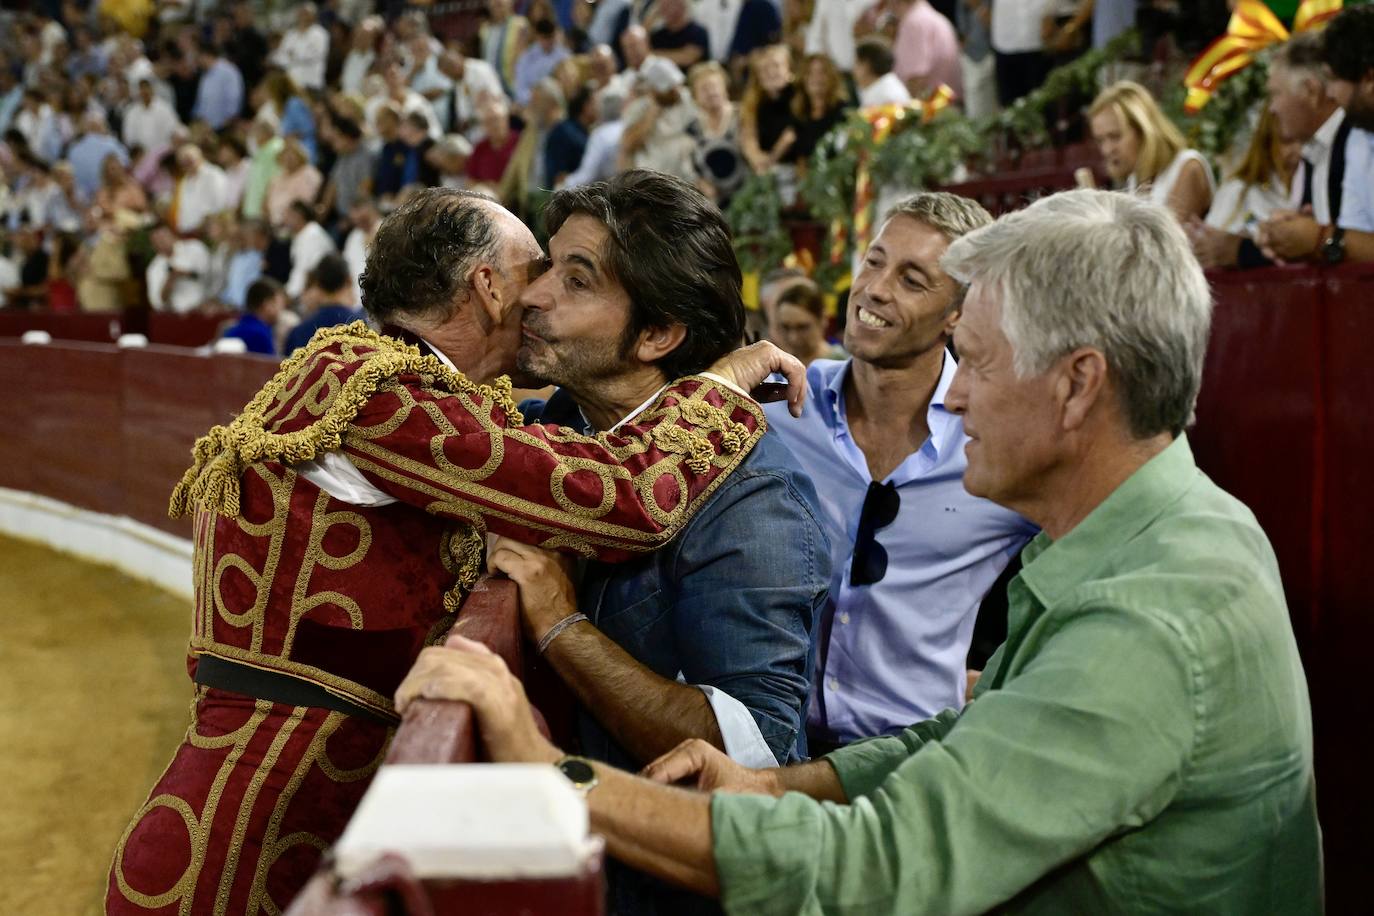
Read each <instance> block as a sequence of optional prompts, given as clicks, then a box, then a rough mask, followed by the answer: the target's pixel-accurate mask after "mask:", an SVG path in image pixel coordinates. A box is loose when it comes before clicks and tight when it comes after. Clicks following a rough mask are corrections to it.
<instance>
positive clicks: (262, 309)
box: [220, 277, 286, 356]
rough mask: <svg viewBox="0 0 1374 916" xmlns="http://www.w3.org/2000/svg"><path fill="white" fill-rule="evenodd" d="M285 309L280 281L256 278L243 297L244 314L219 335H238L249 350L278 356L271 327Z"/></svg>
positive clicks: (284, 299)
mask: <svg viewBox="0 0 1374 916" xmlns="http://www.w3.org/2000/svg"><path fill="white" fill-rule="evenodd" d="M284 311H286V292H285V291H284V290H283V289H282V288H281V284H280V283H278V282H277V281H276V280H273V279H271V278H270V277H263V278H261V279H259V280H254V281H253V283H252V284H251V285H250V286H249V287H248V290H247V293H246V295H245V296H244V302H243V315H241V316H240V317H239V319H238V321H235V322H234V323H233V324H232V325H230V326H229V327H228V328H227V329H225V331H224V333H223V334H222V335H220V336H222V337H236V338H238V339H239V340H241V341H243V344H244V346H245V347H247V348H248V352H249V353H262V354H265V355H267V356H275V355H276V354H277V343H276V339H275V337H274V336H273V331H272V329H273V328H275V327H276V324H277V319H278V318H280V317H281V314H282V312H284Z"/></svg>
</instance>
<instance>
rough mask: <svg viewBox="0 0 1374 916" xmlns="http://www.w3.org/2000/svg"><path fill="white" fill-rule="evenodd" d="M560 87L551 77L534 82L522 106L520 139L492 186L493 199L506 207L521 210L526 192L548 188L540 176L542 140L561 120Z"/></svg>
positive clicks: (561, 95) (543, 140) (544, 178)
mask: <svg viewBox="0 0 1374 916" xmlns="http://www.w3.org/2000/svg"><path fill="white" fill-rule="evenodd" d="M563 108H564V105H563V90H562V89H560V88H559V87H558V81H557V80H555V79H554V78H553V77H551V76H547V77H545V78H544V79H542V80H540V81H539V82H537V83H535V84H534V89H533V90H532V91H531V92H530V103H529V104H528V105H527V106H525V113H524V114H525V126H524V128H523V129H522V130H521V131H520V142H519V143H517V144H516V146H515V152H514V153H512V154H511V157H510V164H509V165H507V166H506V173H505V174H504V175H502V176H501V183H500V184H499V185H498V186H497V188H496V196H497V198H498V199H499V200H500V201H501V202H502V203H503V204H505V205H506V206H507V207H509V208H511V209H513V210H516V211H518V212H522V213H523V212H524V210H525V206H526V204H527V203H528V201H529V195H530V194H531V193H532V192H533V191H535V190H537V189H539V188H546V187H548V182H547V180H546V177H545V175H544V155H543V151H544V143H545V141H546V140H547V139H548V136H549V132H550V131H552V130H553V128H554V125H555V124H557V123H558V122H559V121H561V120H563Z"/></svg>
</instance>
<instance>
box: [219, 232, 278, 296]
mask: <svg viewBox="0 0 1374 916" xmlns="http://www.w3.org/2000/svg"><path fill="white" fill-rule="evenodd" d="M271 241H272V232H271V230H270V229H269V228H268V227H267V224H266V223H264V222H263V221H262V220H257V219H245V220H241V221H240V222H239V224H238V231H237V232H236V233H235V237H234V239H233V240H232V244H233V251H232V253H231V254H230V255H229V264H228V266H227V267H226V269H225V275H224V288H223V289H222V290H221V292H220V297H219V298H220V301H221V302H223V303H224V304H225V305H227V306H230V307H231V308H236V309H243V308H246V307H247V306H246V303H247V301H248V289H249V287H250V286H252V285H253V284H254V283H255V282H257V280H258V279H259V278H260V277H262V272H263V268H264V267H265V266H266V258H267V246H268V245H269V244H270V243H271Z"/></svg>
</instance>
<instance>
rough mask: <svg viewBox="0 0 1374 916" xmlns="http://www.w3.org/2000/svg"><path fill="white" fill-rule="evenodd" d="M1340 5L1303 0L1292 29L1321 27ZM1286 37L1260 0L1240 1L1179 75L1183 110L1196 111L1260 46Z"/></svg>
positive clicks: (1329, 0) (1331, 1) (1247, 63)
mask: <svg viewBox="0 0 1374 916" xmlns="http://www.w3.org/2000/svg"><path fill="white" fill-rule="evenodd" d="M1344 5H1345V4H1344V0H1303V3H1302V4H1301V5H1300V6H1299V7H1298V12H1297V14H1296V15H1295V16H1294V17H1293V31H1294V32H1308V31H1311V30H1313V29H1320V28H1323V27H1324V26H1325V25H1326V23H1327V22H1328V21H1329V20H1330V19H1331V18H1332V17H1334V16H1335V15H1336V14H1337V13H1339V12H1340V11H1341V8H1342V7H1343V6H1344ZM1289 37H1290V35H1289V31H1288V29H1287V28H1286V27H1285V26H1284V24H1283V22H1282V21H1281V20H1280V19H1279V17H1278V16H1276V15H1275V14H1274V11H1273V10H1271V9H1270V8H1269V7H1267V6H1265V5H1264V4H1263V3H1262V2H1260V0H1240V2H1239V3H1237V4H1236V9H1235V11H1234V12H1233V13H1232V14H1231V21H1230V23H1229V24H1228V25H1227V26H1226V34H1225V35H1222V36H1221V37H1220V38H1218V39H1217V40H1216V41H1214V42H1212V43H1211V44H1210V45H1208V47H1207V49H1206V50H1204V51H1203V52H1202V53H1201V54H1200V55H1198V58H1197V60H1195V61H1193V65H1192V66H1191V67H1189V68H1188V73H1187V74H1186V75H1185V76H1184V78H1183V83H1184V85H1186V86H1187V87H1188V99H1187V102H1186V103H1185V106H1184V107H1185V109H1186V110H1187V111H1188V113H1189V114H1197V113H1198V112H1199V111H1201V110H1202V108H1203V106H1205V105H1206V104H1207V102H1208V101H1210V100H1211V98H1212V94H1213V93H1214V92H1216V89H1217V86H1219V85H1220V84H1221V82H1222V81H1223V80H1225V79H1226V78H1227V77H1229V76H1231V75H1232V74H1235V73H1237V72H1239V71H1241V70H1244V69H1245V68H1246V67H1248V66H1250V64H1251V63H1252V62H1253V61H1254V59H1255V55H1256V54H1257V53H1259V52H1260V51H1262V50H1263V49H1265V48H1267V47H1269V46H1270V45H1274V44H1278V43H1280V42H1284V41H1287V40H1288V39H1289Z"/></svg>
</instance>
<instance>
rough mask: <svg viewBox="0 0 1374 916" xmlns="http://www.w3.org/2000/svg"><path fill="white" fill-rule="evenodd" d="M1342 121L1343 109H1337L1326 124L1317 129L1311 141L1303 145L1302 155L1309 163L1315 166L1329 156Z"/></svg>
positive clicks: (1343, 116) (1343, 117) (1343, 118)
mask: <svg viewBox="0 0 1374 916" xmlns="http://www.w3.org/2000/svg"><path fill="white" fill-rule="evenodd" d="M1344 120H1345V109H1344V108H1337V109H1336V110H1335V112H1333V113H1332V115H1331V117H1329V118H1327V119H1326V123H1325V124H1323V125H1322V126H1321V127H1319V128H1317V132H1316V133H1315V134H1313V135H1312V139H1311V140H1308V141H1307V142H1306V143H1305V144H1303V147H1302V154H1303V156H1304V157H1306V158H1307V160H1308V161H1309V162H1312V163H1314V164H1315V163H1317V162H1321V161H1322V160H1325V159H1327V158H1329V157H1330V156H1331V147H1333V146H1335V144H1336V134H1338V133H1340V130H1341V123H1342V122H1343V121H1344Z"/></svg>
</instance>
